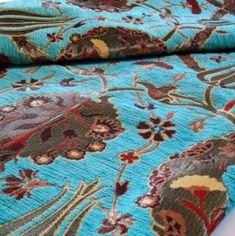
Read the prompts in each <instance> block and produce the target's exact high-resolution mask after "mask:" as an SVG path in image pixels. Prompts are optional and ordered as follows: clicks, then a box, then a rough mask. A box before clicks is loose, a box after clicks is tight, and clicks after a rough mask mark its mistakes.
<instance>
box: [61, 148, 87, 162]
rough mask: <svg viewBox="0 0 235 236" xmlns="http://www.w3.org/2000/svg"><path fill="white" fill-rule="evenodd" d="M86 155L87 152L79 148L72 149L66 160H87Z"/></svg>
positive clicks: (68, 152)
mask: <svg viewBox="0 0 235 236" xmlns="http://www.w3.org/2000/svg"><path fill="white" fill-rule="evenodd" d="M85 155H86V152H85V151H81V150H79V149H77V148H75V149H70V150H68V151H67V152H66V154H65V156H66V158H68V159H71V160H81V159H83V158H85Z"/></svg>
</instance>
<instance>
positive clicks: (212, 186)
mask: <svg viewBox="0 0 235 236" xmlns="http://www.w3.org/2000/svg"><path fill="white" fill-rule="evenodd" d="M170 187H171V188H173V189H176V188H192V187H203V188H207V189H209V190H210V191H220V192H225V191H226V188H225V187H224V185H223V184H222V183H221V182H219V181H218V180H217V179H215V178H211V177H209V176H207V175H204V176H203V175H192V176H189V175H187V176H184V177H181V178H179V179H177V180H174V181H173V182H172V184H171V185H170Z"/></svg>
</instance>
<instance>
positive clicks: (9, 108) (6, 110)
mask: <svg viewBox="0 0 235 236" xmlns="http://www.w3.org/2000/svg"><path fill="white" fill-rule="evenodd" d="M15 109H16V107H15V106H10V105H7V106H4V107H0V112H3V113H10V112H12V111H14V110H15Z"/></svg>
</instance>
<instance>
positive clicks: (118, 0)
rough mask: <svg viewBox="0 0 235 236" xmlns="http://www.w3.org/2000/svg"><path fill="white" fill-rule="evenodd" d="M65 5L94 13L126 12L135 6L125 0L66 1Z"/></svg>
mask: <svg viewBox="0 0 235 236" xmlns="http://www.w3.org/2000/svg"><path fill="white" fill-rule="evenodd" d="M67 3H68V4H72V5H75V6H78V7H83V8H90V9H92V10H95V11H109V12H121V11H128V10H130V9H131V8H132V7H134V6H135V3H129V2H128V1H127V0H102V1H100V0H67Z"/></svg>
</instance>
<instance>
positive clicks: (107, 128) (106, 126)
mask: <svg viewBox="0 0 235 236" xmlns="http://www.w3.org/2000/svg"><path fill="white" fill-rule="evenodd" d="M122 132H123V128H122V126H121V124H120V123H119V122H118V121H116V120H113V119H110V118H109V117H105V116H97V117H95V120H94V123H93V124H92V125H91V129H90V130H89V131H88V132H87V134H86V136H88V137H92V138H95V139H97V138H99V139H102V140H109V139H113V138H115V137H117V136H118V135H119V134H120V133H122Z"/></svg>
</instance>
